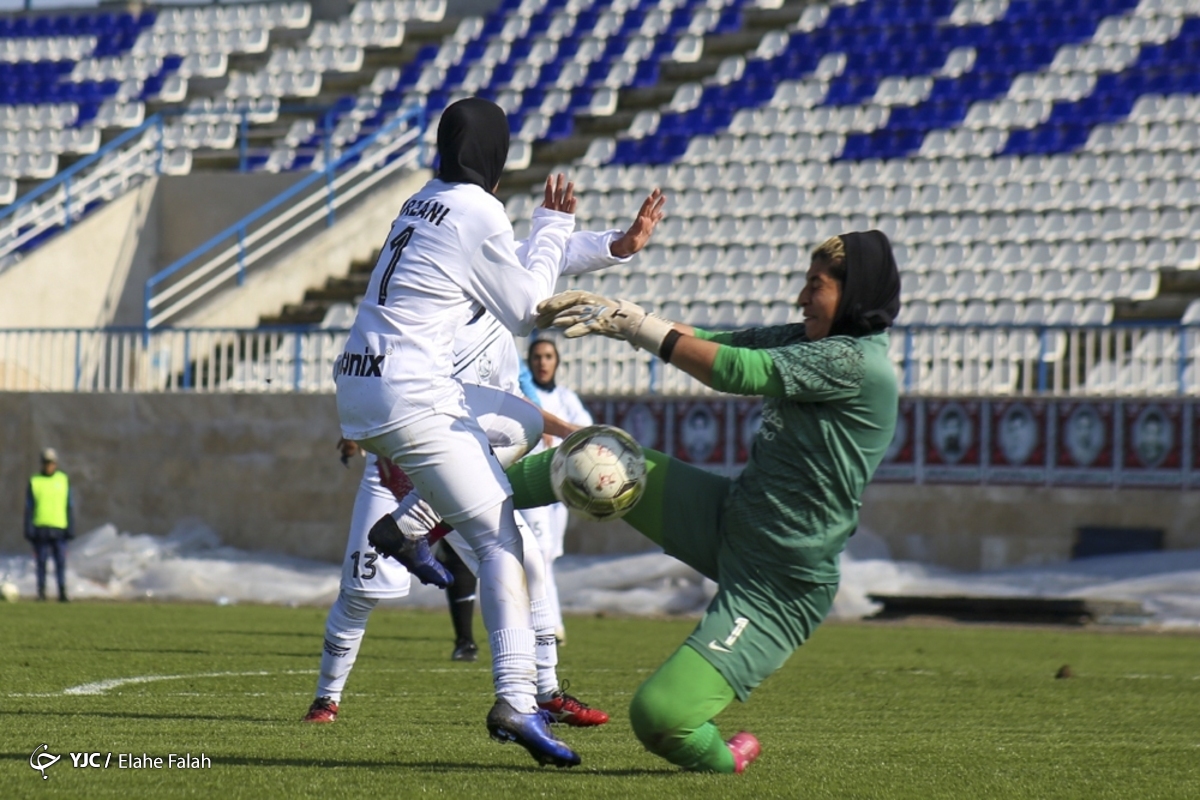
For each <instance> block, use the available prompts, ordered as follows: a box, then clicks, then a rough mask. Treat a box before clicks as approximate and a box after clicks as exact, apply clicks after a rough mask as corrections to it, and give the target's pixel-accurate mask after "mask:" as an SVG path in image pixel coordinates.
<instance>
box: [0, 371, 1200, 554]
mask: <svg viewBox="0 0 1200 800" xmlns="http://www.w3.org/2000/svg"><path fill="white" fill-rule="evenodd" d="M337 437H338V431H337V416H336V411H335V407H334V400H333V397H332V396H329V395H273V396H265V395H233V394H230V395H128V394H126V395H70V394H22V393H0V444H2V445H3V446H0V551H13V550H18V549H22V548H23V547H24V544H23V541H22V539H21V527H20V526H21V514H22V508H23V506H22V503H23V493H24V487H25V481H26V479H27V478H28V475H29V474H30V473H32V472H33V471H34V470H35V469H36V468H37V453H38V451H39V450H40V449H41V448H43V447H48V446H49V447H55V448H57V449H58V451H59V454H60V458H61V460H62V465H63V468H64V469H65V470H66V471H67V472H68V474H70V475H71V477H72V479H73V480H74V483H75V486H76V488H77V492H78V499H79V509H78V511H79V525H80V528H81V530H88V529H90V528H92V527H95V526H97V525H100V524H102V523H104V522H113V523H115V524H116V525H117V526H118V527H119V528H121V529H122V530H128V531H135V532H150V533H160V534H161V533H166V532H168V531H169V530H170V529H171V527H172V526H173V525H174V524H175V523H176V522H178V521H179V520H181V519H183V518H186V517H197V518H199V519H201V520H203V521H204V522H206V523H208V524H209V525H211V526H212V527H213V528H214V529H215V530H216V531H218V532H219V533H220V535H221V536H222V538H223V539H224V540H225V541H226V542H228V543H230V544H232V545H235V546H237V547H241V548H246V549H252V550H253V549H261V550H273V551H277V552H285V553H291V554H295V555H303V556H308V557H314V558H321V559H326V560H331V561H332V560H337V559H339V558H340V557H341V554H342V550H343V547H344V545H345V535H346V525H347V523H348V520H349V518H350V508H351V506H352V504H353V499H354V492H355V489H356V487H357V483H358V480H359V477H360V476H361V471H360V470H361V466H359V465H355V466H354V467H353V468H352V469H349V470H347V469H344V468H343V467H342V466H341V464H340V463H339V462H338V459H337V455H336V453H335V451H334V443H335V442H336V441H337ZM1198 523H1200V493H1197V492H1180V491H1161V490H1142V489H1129V490H1123V491H1114V490H1109V489H1074V488H1024V487H973V486H945V485H943V486H899V485H889V484H877V485H874V486H871V487H870V488H869V489H868V490H867V494H866V498H865V504H864V507H863V514H862V524H863V526H864V527H865V528H869V529H870V530H871V531H873V532H874V533H876V534H878V535H879V536H881V537H882V538H883V539H884V540H885V541H886V542H887V543H888V546H889V547H890V548H891V552H892V555H893V556H894V557H895V558H906V559H915V560H920V561H926V562H931V563H937V564H942V565H945V566H949V567H954V568H957V569H964V570H974V569H980V568H984V569H995V568H999V567H1002V566H1012V565H1018V564H1033V563H1044V562H1049V561H1058V560H1063V559H1066V558H1068V557H1069V555H1070V551H1071V546H1072V544H1073V543H1074V535H1075V530H1076V529H1077V528H1078V527H1080V526H1083V525H1128V526H1147V527H1160V528H1163V529H1164V530H1165V531H1166V533H1167V547H1168V548H1171V549H1179V548H1195V547H1200V524H1198ZM650 547H652V545H651V544H650V543H649V542H648V540H646V539H645V538H644V537H642V536H641V535H640V534H638V533H637V532H636V531H634V530H633V529H632V528H630V527H629V526H627V525H625V524H624V523H620V522H618V523H613V524H608V525H597V524H579V523H576V524H574V525H573V526H572V528H571V530H570V531H569V532H568V535H567V550H568V552H575V553H613V552H633V551H638V550H645V549H648V548H650Z"/></svg>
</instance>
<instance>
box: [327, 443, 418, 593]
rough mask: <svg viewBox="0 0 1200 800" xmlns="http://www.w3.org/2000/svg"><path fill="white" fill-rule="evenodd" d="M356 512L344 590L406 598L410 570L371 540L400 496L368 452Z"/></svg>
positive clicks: (348, 544)
mask: <svg viewBox="0 0 1200 800" xmlns="http://www.w3.org/2000/svg"><path fill="white" fill-rule="evenodd" d="M366 462H367V464H366V468H365V469H364V470H363V476H362V480H361V481H359V484H358V494H356V495H355V497H354V513H353V514H351V516H350V536H349V538H347V540H346V556H345V558H343V559H342V591H344V592H347V593H348V594H355V595H362V596H365V597H379V598H388V597H406V596H407V595H408V590H409V581H410V579H411V578H410V576H409V574H408V570H406V569H405V568H404V567H402V566H400V562H399V561H396V560H395V559H394V558H384V557H383V556H381V555H379V553H376V552H375V549H374V548H372V547H371V545H370V543H369V542H367V534H368V533H370V532H371V527H372V526H373V525H374V524H375V523H376V522H378V521H379V518H380V517H382V516H383V515H384V514H390V513H392V512H393V511H395V510H396V505H397V502H396V497H395V495H393V494H392V493H391V491H389V490H388V489H387V488H386V487H384V485H383V484H382V483H381V482H380V480H379V466H378V463H379V459H378V458H376V457H375V456H372V455H368V456H367V458H366Z"/></svg>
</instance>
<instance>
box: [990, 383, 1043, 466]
mask: <svg viewBox="0 0 1200 800" xmlns="http://www.w3.org/2000/svg"><path fill="white" fill-rule="evenodd" d="M1047 408H1048V407H1047V405H1046V403H1045V402H1043V401H1037V400H1032V401H1025V400H1020V401H1015V402H993V403H991V404H990V406H989V409H988V412H989V413H988V419H989V420H990V421H991V428H990V430H989V434H990V436H989V437H988V438H989V447H988V470H987V479H988V483H1028V484H1038V483H1045V482H1046V452H1047V446H1046V445H1047V442H1048V441H1049V437H1048V435H1047V433H1048V431H1047V430H1046V420H1047V418H1048V415H1047V413H1046V412H1047Z"/></svg>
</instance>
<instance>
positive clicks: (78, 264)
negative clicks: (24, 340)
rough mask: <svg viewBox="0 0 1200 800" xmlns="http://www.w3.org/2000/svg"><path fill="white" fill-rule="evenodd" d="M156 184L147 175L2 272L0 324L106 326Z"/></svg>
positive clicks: (134, 249) (51, 326)
mask: <svg viewBox="0 0 1200 800" xmlns="http://www.w3.org/2000/svg"><path fill="white" fill-rule="evenodd" d="M157 185H158V181H157V180H156V179H151V180H149V181H147V182H146V183H144V184H142V185H141V186H140V187H139V188H137V189H135V190H133V191H131V192H127V193H126V194H125V195H123V196H122V197H120V198H118V199H117V200H115V201H113V202H111V203H109V204H108V205H106V206H105V207H104V208H102V209H100V210H99V211H97V212H96V213H94V214H92V215H91V216H89V217H88V218H87V219H85V220H83V221H82V222H81V223H79V224H78V225H76V226H75V227H74V228H72V229H71V230H70V231H67V232H65V233H63V234H60V235H59V236H56V237H54V238H53V239H51V240H50V241H49V242H47V243H46V244H45V245H43V246H42V247H39V248H38V249H36V250H34V251H33V252H32V253H31V254H30V255H29V256H28V257H27V258H24V259H22V260H21V261H19V262H17V263H16V264H15V265H13V266H12V267H10V268H9V269H7V270H5V271H4V273H2V274H0V327H5V328H75V327H93V326H104V325H108V324H109V323H110V322H111V321H112V319H113V317H114V315H115V313H116V308H117V305H118V304H119V302H120V298H121V296H122V293H123V292H124V291H125V286H126V283H127V280H128V276H129V270H130V267H131V265H132V264H133V262H134V258H135V253H136V251H137V249H138V243H139V241H140V240H141V238H142V232H143V230H144V229H145V228H146V226H147V224H148V221H149V218H150V213H151V209H152V205H153V199H154V195H155V190H156V187H157ZM139 320H140V314H139Z"/></svg>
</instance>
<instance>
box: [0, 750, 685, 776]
mask: <svg viewBox="0 0 1200 800" xmlns="http://www.w3.org/2000/svg"><path fill="white" fill-rule="evenodd" d="M209 758H210V759H212V765H213V768H214V769H216V768H217V767H218V766H222V765H223V766H231V767H318V768H320V769H329V768H331V767H345V768H348V769H363V768H370V769H403V770H412V769H417V770H424V771H426V772H440V773H454V772H462V773H478V772H480V771H484V772H519V773H536V772H542V771H544V770H545V771H550V772H558V771H560V770H556V769H553V768H552V767H540V766H536V765H534V764H520V765H516V764H511V765H510V764H479V763H476V762H471V761H462V762H455V763H448V762H444V761H400V760H397V761H379V760H371V761H362V760H357V759H353V760H352V759H335V758H238V757H236V756H209ZM28 760H29V753H0V761H28ZM561 771H562V772H572V770H569V769H564V770H561ZM573 774H578V775H587V776H589V777H594V776H596V775H605V776H611V777H614V778H627V777H645V776H651V775H677V774H679V770H677V769H672V768H663V769H599V770H597V769H588V768H587V767H586V766H585V767H583V768H580V769H576V770H574V771H573Z"/></svg>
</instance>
